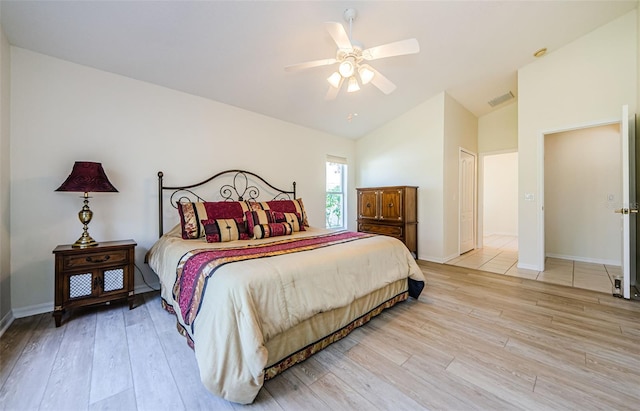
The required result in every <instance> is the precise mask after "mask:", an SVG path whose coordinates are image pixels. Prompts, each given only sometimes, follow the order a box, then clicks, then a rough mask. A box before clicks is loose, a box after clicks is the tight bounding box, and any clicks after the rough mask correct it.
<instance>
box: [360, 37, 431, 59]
mask: <svg viewBox="0 0 640 411" xmlns="http://www.w3.org/2000/svg"><path fill="white" fill-rule="evenodd" d="M418 52H420V45H419V44H418V40H416V39H406V40H400V41H396V42H393V43H388V44H383V45H382V46H377V47H371V48H369V49H366V50H363V51H362V57H363V58H364V59H365V60H376V59H382V58H385V57H393V56H402V55H404V54H415V53H418Z"/></svg>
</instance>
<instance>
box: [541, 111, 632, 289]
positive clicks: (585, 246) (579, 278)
mask: <svg viewBox="0 0 640 411" xmlns="http://www.w3.org/2000/svg"><path fill="white" fill-rule="evenodd" d="M620 146H621V140H620V125H619V124H617V123H616V124H607V125H598V126H593V127H587V128H582V129H577V130H569V131H563V132H557V133H551V134H546V135H545V136H544V253H545V254H544V255H545V264H544V265H545V270H544V271H543V272H542V273H541V275H543V276H544V277H548V278H547V279H548V280H550V281H551V282H555V283H559V284H565V285H573V286H575V287H579V288H587V289H594V290H598V291H606V290H610V289H611V284H612V277H613V276H615V275H619V274H620V263H621V261H620V256H621V253H622V249H621V247H622V244H621V242H620V216H619V215H616V214H614V210H615V209H616V208H620V204H621V202H622V198H621V197H622V181H621V173H620V170H621V167H622V163H621V157H620Z"/></svg>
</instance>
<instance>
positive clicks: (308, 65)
mask: <svg viewBox="0 0 640 411" xmlns="http://www.w3.org/2000/svg"><path fill="white" fill-rule="evenodd" d="M337 62H338V60H336V59H322V60H313V61H307V62H304V63H298V64H291V65H288V66H285V68H284V70H285V71H295V70H303V69H308V68H312V67H320V66H328V65H330V64H333V63H337Z"/></svg>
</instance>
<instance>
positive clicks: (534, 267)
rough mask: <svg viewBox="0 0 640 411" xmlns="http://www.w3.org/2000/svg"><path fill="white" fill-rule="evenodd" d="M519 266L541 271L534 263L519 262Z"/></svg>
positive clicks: (524, 268)
mask: <svg viewBox="0 0 640 411" xmlns="http://www.w3.org/2000/svg"><path fill="white" fill-rule="evenodd" d="M518 268H521V269H523V270H531V271H540V270H538V267H537V266H536V265H534V264H521V263H519V262H518Z"/></svg>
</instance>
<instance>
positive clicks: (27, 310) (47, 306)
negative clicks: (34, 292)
mask: <svg viewBox="0 0 640 411" xmlns="http://www.w3.org/2000/svg"><path fill="white" fill-rule="evenodd" d="M151 287H153V288H155V289H156V290H159V289H160V284H159V283H156V284H151V285H150V286H148V285H146V284H141V285H137V286H136V287H135V289H134V292H135V293H136V294H142V293H148V292H150V291H156V290H154V289H153V288H151ZM12 312H13V317H14V318H23V317H29V316H31V315H38V314H42V313H47V312H53V301H51V302H48V303H43V304H36V305H30V306H27V307H21V308H14V309H13V310H12ZM5 317H6V316H5ZM2 321H4V318H3V319H2ZM11 321H13V319H12V320H11ZM0 325H4V323H3V322H0Z"/></svg>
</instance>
